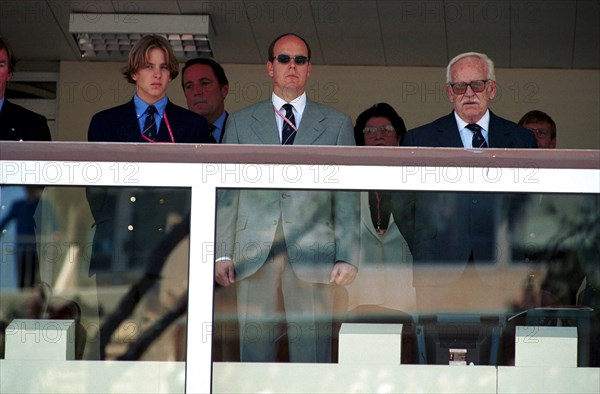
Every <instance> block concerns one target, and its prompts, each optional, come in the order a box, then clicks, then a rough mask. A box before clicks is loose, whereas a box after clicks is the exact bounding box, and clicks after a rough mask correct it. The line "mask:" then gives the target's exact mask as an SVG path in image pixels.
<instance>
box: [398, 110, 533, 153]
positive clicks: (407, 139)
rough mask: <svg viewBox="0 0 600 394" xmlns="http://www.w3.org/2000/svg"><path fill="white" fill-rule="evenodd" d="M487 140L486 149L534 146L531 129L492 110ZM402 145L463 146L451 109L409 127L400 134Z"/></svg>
mask: <svg viewBox="0 0 600 394" xmlns="http://www.w3.org/2000/svg"><path fill="white" fill-rule="evenodd" d="M487 143H488V146H489V147H490V148H537V143H536V141H535V137H534V135H533V133H532V132H531V131H529V130H527V129H525V128H523V127H521V126H519V125H518V124H516V123H514V122H511V121H510V120H506V119H503V118H501V117H499V116H496V115H495V114H494V113H493V112H492V111H490V124H489V135H488V141H487ZM402 146H426V147H438V148H441V147H444V148H463V144H462V140H461V139H460V133H459V131H458V126H457V125H456V118H455V117H454V112H451V113H450V114H449V115H446V116H443V117H441V118H439V119H437V120H434V121H433V122H431V123H428V124H426V125H424V126H420V127H417V128H415V129H413V130H410V131H409V132H408V133H406V135H405V136H404V139H403V140H402Z"/></svg>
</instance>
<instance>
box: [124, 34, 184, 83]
mask: <svg viewBox="0 0 600 394" xmlns="http://www.w3.org/2000/svg"><path fill="white" fill-rule="evenodd" d="M153 49H162V51H163V52H164V54H165V60H166V61H167V67H168V68H169V72H170V75H171V79H172V80H173V79H175V78H176V77H177V75H179V63H178V62H177V59H176V58H175V53H174V52H173V48H171V44H169V41H167V39H166V38H164V37H163V36H159V35H157V34H148V35H145V36H143V37H142V38H140V39H139V41H138V42H136V43H135V45H134V46H133V48H131V51H129V58H128V60H127V65H126V66H125V67H123V75H124V76H125V78H126V79H127V82H129V83H133V84H135V80H134V79H133V78H132V77H131V75H132V74H135V73H136V72H138V71H139V70H140V69H141V68H142V67H144V66H145V65H146V61H147V59H148V54H149V53H150V51H151V50H153Z"/></svg>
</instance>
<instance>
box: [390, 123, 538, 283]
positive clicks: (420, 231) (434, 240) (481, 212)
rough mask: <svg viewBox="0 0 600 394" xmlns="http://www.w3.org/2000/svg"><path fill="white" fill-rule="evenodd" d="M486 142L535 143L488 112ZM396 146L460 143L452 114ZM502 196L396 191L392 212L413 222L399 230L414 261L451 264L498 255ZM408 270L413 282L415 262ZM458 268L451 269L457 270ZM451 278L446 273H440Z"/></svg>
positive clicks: (501, 144) (532, 145)
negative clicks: (404, 236)
mask: <svg viewBox="0 0 600 394" xmlns="http://www.w3.org/2000/svg"><path fill="white" fill-rule="evenodd" d="M488 145H489V147H490V148H537V143H536V140H535V137H534V135H533V133H531V132H530V131H529V130H527V129H525V128H522V127H521V126H519V125H517V124H516V123H513V122H511V121H509V120H506V119H503V118H501V117H499V116H496V115H495V114H493V113H492V112H491V111H490V123H489V135H488ZM402 146H414V147H456V148H462V147H463V144H462V140H461V138H460V133H459V131H458V126H457V125H456V119H455V117H454V113H453V112H452V113H450V114H449V115H446V116H444V117H441V118H439V119H437V120H435V121H433V122H432V123H429V124H426V125H424V126H420V127H417V128H415V129H413V130H411V131H409V132H408V133H407V134H406V136H405V137H404V140H403V141H402ZM506 197H507V196H506V195H503V194H499V193H473V192H462V193H461V192H418V193H416V194H415V195H414V199H411V198H407V197H406V194H403V195H402V196H400V194H399V197H398V198H397V199H396V201H395V203H394V205H396V207H395V209H399V210H400V212H399V213H398V215H404V216H405V217H409V218H411V219H410V220H406V223H408V225H410V226H414V227H412V228H407V229H405V230H404V231H403V233H404V232H406V233H408V234H409V237H408V239H407V240H409V241H410V242H409V243H410V246H411V250H412V253H413V258H414V262H415V263H442V262H443V263H452V264H454V265H455V266H456V267H458V265H459V264H463V265H464V264H466V263H467V262H468V261H473V262H479V263H482V262H485V263H493V262H494V261H495V260H496V259H497V258H498V257H499V256H498V253H499V251H498V248H497V245H496V242H495V240H496V230H497V227H498V223H499V219H500V215H502V209H501V207H502V204H503V203H504V202H505V199H506ZM406 210H414V211H413V213H412V215H414V216H411V214H408V216H407V214H406ZM395 215H396V213H395ZM412 217H414V221H413V220H412ZM401 230H402V229H401ZM414 272H415V277H414V281H415V285H419V284H420V283H419V276H418V266H417V265H415V271H414ZM460 272H461V271H460V270H457V271H456V273H457V274H458V275H460ZM453 279H456V278H452V275H447V276H446V277H445V280H448V281H451V280H453Z"/></svg>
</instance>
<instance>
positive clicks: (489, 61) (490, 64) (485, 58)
mask: <svg viewBox="0 0 600 394" xmlns="http://www.w3.org/2000/svg"><path fill="white" fill-rule="evenodd" d="M466 57H475V58H478V59H480V60H481V61H482V62H484V63H485V64H486V66H487V71H488V73H487V74H488V75H487V79H490V80H492V81H495V80H496V74H495V72H494V62H493V61H492V59H490V58H489V57H488V56H487V55H486V54H485V53H479V52H465V53H461V54H460V55H456V56H454V58H452V60H450V63H448V67H446V83H448V84H449V83H451V82H453V81H452V77H451V75H450V70H451V69H452V66H454V64H456V62H458V61H459V60H461V59H464V58H466Z"/></svg>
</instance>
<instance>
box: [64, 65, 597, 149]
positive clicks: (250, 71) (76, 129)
mask: <svg viewBox="0 0 600 394" xmlns="http://www.w3.org/2000/svg"><path fill="white" fill-rule="evenodd" d="M122 65H123V64H122V63H99V62H62V63H61V66H60V79H59V106H58V117H57V123H58V132H57V134H56V140H59V141H85V140H86V139H87V127H88V124H89V121H90V118H91V117H92V115H93V114H94V113H96V112H98V111H100V110H102V109H105V108H109V107H112V106H115V105H118V104H121V103H124V102H126V101H127V100H129V99H130V98H131V96H132V94H133V85H131V84H129V83H127V81H126V80H125V79H124V78H123V77H122V76H121V73H120V68H121V67H122ZM224 68H225V71H226V73H227V77H228V78H229V83H230V87H229V96H228V98H227V103H226V104H227V106H226V107H227V109H228V111H229V112H232V111H235V110H237V109H240V108H243V107H245V106H247V105H250V104H252V103H254V102H256V101H259V100H262V99H265V98H267V97H268V96H269V94H270V92H271V88H270V80H269V78H268V76H267V74H266V71H265V66H264V65H239V64H227V65H224ZM496 79H497V81H498V93H499V94H498V97H497V98H496V99H495V100H494V102H493V103H492V105H491V108H492V110H493V111H494V112H495V113H496V114H497V115H500V116H502V117H505V118H508V119H511V120H514V121H518V120H519V118H520V117H521V116H522V115H523V114H524V113H525V112H527V111H529V110H532V109H539V110H542V111H544V112H547V113H548V114H549V115H550V116H552V118H553V119H554V120H555V122H556V124H557V127H558V144H557V147H558V148H562V149H600V116H599V114H598V112H599V111H598V108H599V107H600V89H598V86H600V70H555V69H497V70H496ZM444 83H445V69H444V68H441V67H423V68H413V67H411V68H408V67H364V66H361V67H358V66H356V67H355V66H319V65H313V69H312V75H311V79H310V82H309V85H308V88H307V92H308V94H309V96H310V97H311V98H312V99H313V100H315V101H319V102H321V103H324V104H328V105H331V106H333V107H335V108H337V109H339V110H341V111H343V112H346V113H347V114H348V115H350V116H351V117H352V119H356V116H358V114H359V113H360V112H362V111H363V110H364V109H366V108H367V107H369V106H371V105H373V104H375V103H377V102H382V101H385V102H388V103H389V104H391V105H392V106H394V108H396V110H397V111H398V113H399V114H400V115H401V116H402V117H403V118H404V121H405V123H406V126H407V127H408V128H409V129H410V128H412V127H416V126H419V125H421V124H424V123H428V122H430V121H432V120H433V119H435V118H437V117H439V116H442V115H445V114H447V113H449V112H450V111H451V109H452V106H451V104H450V103H449V102H448V100H447V98H446V95H445V93H444ZM169 97H170V98H171V100H172V101H173V102H175V103H176V104H179V105H181V106H185V105H186V104H185V98H184V96H183V92H182V90H181V77H180V76H179V77H177V78H176V79H175V80H174V81H173V82H172V84H171V86H170V88H169Z"/></svg>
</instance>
